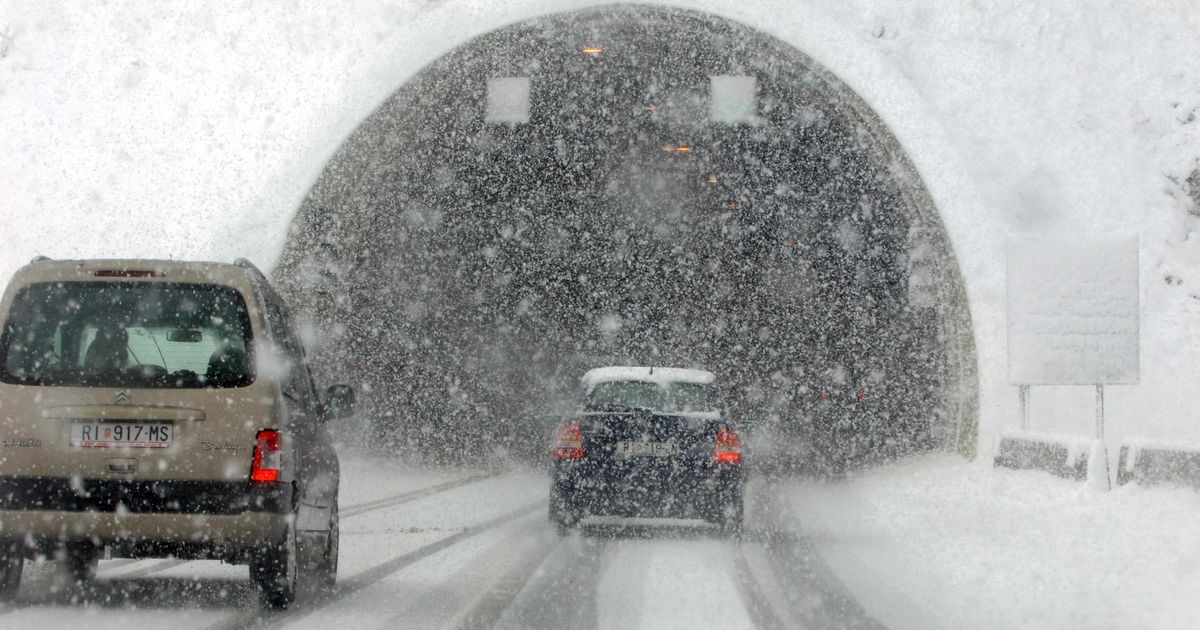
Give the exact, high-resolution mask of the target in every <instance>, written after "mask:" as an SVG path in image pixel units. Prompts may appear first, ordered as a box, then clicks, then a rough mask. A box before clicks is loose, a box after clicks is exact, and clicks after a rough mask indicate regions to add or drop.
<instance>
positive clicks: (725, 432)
mask: <svg viewBox="0 0 1200 630" xmlns="http://www.w3.org/2000/svg"><path fill="white" fill-rule="evenodd" d="M713 459H714V460H716V462H717V463H718V464H740V463H742V438H741V437H740V436H738V434H737V431H734V430H733V429H730V428H728V427H721V428H720V429H717V448H716V450H714V451H713Z"/></svg>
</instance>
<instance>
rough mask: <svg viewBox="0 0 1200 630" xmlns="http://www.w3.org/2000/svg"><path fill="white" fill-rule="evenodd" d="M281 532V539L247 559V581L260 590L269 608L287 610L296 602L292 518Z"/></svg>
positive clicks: (297, 544)
mask: <svg viewBox="0 0 1200 630" xmlns="http://www.w3.org/2000/svg"><path fill="white" fill-rule="evenodd" d="M289 520H290V522H289V523H288V525H287V528H286V529H285V530H284V535H283V540H280V541H278V542H276V543H273V544H268V545H265V546H263V547H262V548H260V549H258V550H256V551H255V552H254V554H253V557H252V558H251V559H250V579H252V580H254V582H255V583H257V584H258V585H259V587H260V588H261V589H262V595H263V601H264V602H265V603H266V604H267V606H269V607H271V608H277V609H282V608H287V607H288V606H289V605H291V603H292V602H294V601H296V591H297V590H298V587H299V581H300V541H299V537H298V536H297V535H296V524H295V519H289Z"/></svg>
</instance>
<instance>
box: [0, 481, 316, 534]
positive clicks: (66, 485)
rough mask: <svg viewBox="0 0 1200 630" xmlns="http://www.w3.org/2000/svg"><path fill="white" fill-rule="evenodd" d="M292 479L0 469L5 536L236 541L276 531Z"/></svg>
mask: <svg viewBox="0 0 1200 630" xmlns="http://www.w3.org/2000/svg"><path fill="white" fill-rule="evenodd" d="M292 506H293V492H292V485H291V484H287V483H279V484H262V485H258V484H255V485H251V484H250V483H249V482H248V481H240V482H210V481H194V480H163V481H149V480H132V479H130V480H113V479H83V480H74V481H72V480H70V479H63V478H59V477H8V476H3V477H0V538H5V539H10V540H11V539H24V540H26V541H28V542H32V543H35V544H43V543H55V542H65V541H73V540H84V539H86V540H90V541H92V542H93V543H99V544H103V545H110V544H114V543H117V544H120V543H131V544H134V545H141V544H143V543H155V544H159V543H176V544H180V545H186V546H189V547H195V548H210V549H218V548H230V549H237V548H243V547H248V546H253V545H256V544H261V543H262V542H263V541H266V540H274V539H275V538H277V537H278V536H279V532H280V531H282V529H283V527H284V525H285V524H286V523H287V520H286V519H287V518H288V516H287V515H289V514H292V513H293V511H292Z"/></svg>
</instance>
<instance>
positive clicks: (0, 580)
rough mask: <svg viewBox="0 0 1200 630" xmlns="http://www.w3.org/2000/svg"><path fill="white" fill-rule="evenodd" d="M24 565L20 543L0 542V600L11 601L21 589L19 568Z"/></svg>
mask: <svg viewBox="0 0 1200 630" xmlns="http://www.w3.org/2000/svg"><path fill="white" fill-rule="evenodd" d="M24 567H25V555H24V553H22V550H21V548H20V543H17V542H11V541H5V542H4V543H0V602H9V601H12V600H13V599H14V598H16V596H17V591H19V590H21V570H22V569H23V568H24Z"/></svg>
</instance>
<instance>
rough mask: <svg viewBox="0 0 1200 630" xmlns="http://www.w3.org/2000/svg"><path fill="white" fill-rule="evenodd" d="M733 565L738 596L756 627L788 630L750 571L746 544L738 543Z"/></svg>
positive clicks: (767, 629) (766, 629)
mask: <svg viewBox="0 0 1200 630" xmlns="http://www.w3.org/2000/svg"><path fill="white" fill-rule="evenodd" d="M733 565H734V573H735V583H736V585H737V590H738V594H739V595H741V597H742V603H743V604H744V605H745V606H746V612H747V613H748V614H749V615H750V620H751V621H752V622H753V623H754V627H755V628H757V629H758V630H787V626H786V625H784V623H783V621H782V620H781V619H780V618H779V615H778V614H777V613H776V611H775V607H774V606H772V605H771V601H770V600H769V599H768V598H767V596H766V594H765V593H764V592H763V589H762V587H761V586H759V583H758V581H757V580H756V579H755V577H754V573H753V571H751V570H750V563H749V562H747V560H746V546H745V543H738V544H737V545H736V548H735V549H734V550H733Z"/></svg>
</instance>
